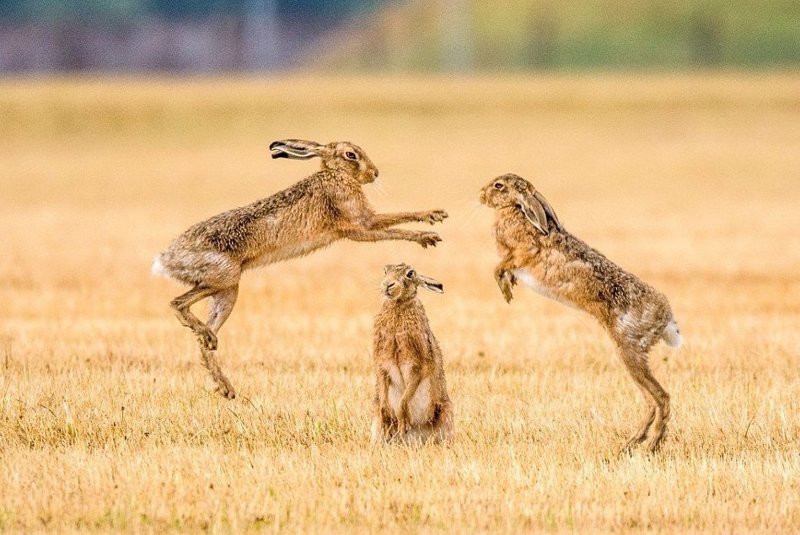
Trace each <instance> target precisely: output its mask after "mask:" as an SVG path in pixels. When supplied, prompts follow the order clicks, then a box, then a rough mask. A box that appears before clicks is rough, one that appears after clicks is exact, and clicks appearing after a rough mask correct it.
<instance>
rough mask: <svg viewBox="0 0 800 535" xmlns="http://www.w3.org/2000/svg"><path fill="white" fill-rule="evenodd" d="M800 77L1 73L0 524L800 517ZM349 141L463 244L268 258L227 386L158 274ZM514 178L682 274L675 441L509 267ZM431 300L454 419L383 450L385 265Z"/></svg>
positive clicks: (580, 227)
mask: <svg viewBox="0 0 800 535" xmlns="http://www.w3.org/2000/svg"><path fill="white" fill-rule="evenodd" d="M798 87H800V77H799V76H797V75H793V74H782V75H780V74H776V75H770V76H757V75H691V76H688V75H685V76H677V77H668V76H648V77H644V78H641V79H636V78H631V77H622V76H620V77H613V76H594V77H585V78H574V79H571V78H540V79H526V78H521V77H516V78H498V79H491V78H482V79H476V80H469V79H463V80H443V79H436V78H433V79H413V80H403V79H392V78H381V79H374V80H356V79H346V80H345V79H326V78H314V77H296V78H290V79H276V80H249V81H247V80H224V79H219V80H196V81H191V82H180V81H170V80H161V81H150V80H133V79H131V80H121V81H116V82H114V81H94V80H52V81H25V80H17V81H13V80H12V81H5V82H3V83H0V112H2V117H3V120H2V121H0V134H2V138H3V142H2V144H0V192H2V193H1V194H0V233H1V234H2V244H3V247H2V249H3V252H2V255H0V300H1V301H2V312H0V318H1V321H2V322H1V323H0V529H5V530H15V531H16V530H24V531H29V530H40V529H44V530H57V531H71V530H96V531H108V530H130V531H136V532H148V531H149V532H163V531H168V530H181V531H183V530H189V531H196V530H210V531H243V530H258V529H262V530H265V531H326V532H327V531H336V532H340V531H373V530H384V529H385V530H389V531H398V530H406V529H413V530H416V529H422V530H423V531H451V532H464V531H492V532H512V533H513V532H519V531H521V530H535V531H539V530H547V531H573V530H580V531H584V530H586V531H588V530H592V531H595V530H599V531H625V530H629V529H630V530H636V531H638V530H654V531H664V532H672V531H682V532H683V531H712V532H713V531H724V532H744V531H772V532H786V531H790V530H794V529H796V528H797V526H798V525H800V456H799V455H798V449H799V446H800V442H798V438H800V420H798V416H797V415H798V414H799V413H800V401H798V399H799V398H800V373H798V366H797V365H798V356H800V355H799V354H798V353H800V277H799V276H798V272H799V271H800V225H798V223H800V216H798V204H800V92H798ZM283 137H309V138H315V139H319V140H322V141H327V140H329V139H335V138H343V139H350V140H353V141H355V142H357V143H359V144H360V145H362V146H363V147H364V148H365V149H366V150H367V152H368V153H369V154H370V155H371V157H372V158H373V160H374V161H375V162H376V163H377V164H378V166H379V167H380V169H381V172H382V173H381V179H382V184H381V185H380V187H378V188H375V187H369V188H368V195H369V196H370V197H371V198H372V200H373V201H374V204H375V205H376V206H377V207H378V208H379V209H381V210H383V211H389V210H398V209H406V208H412V209H427V208H440V207H441V208H445V209H447V210H448V211H449V212H450V214H451V219H449V220H447V221H446V222H445V224H444V225H442V226H441V227H440V231H441V234H442V236H443V238H444V243H443V244H442V245H441V246H440V247H439V248H437V249H435V250H422V249H420V248H419V247H418V246H416V245H414V244H404V243H402V244H398V243H382V244H374V245H369V244H354V243H344V242H342V243H338V244H335V245H334V246H332V247H331V248H329V249H327V250H325V251H323V252H320V253H317V254H315V255H313V256H311V257H309V258H306V259H301V260H296V261H292V262H287V263H284V264H279V265H274V266H270V267H268V268H266V269H262V270H259V271H256V272H252V273H248V274H247V275H246V276H245V278H244V280H243V283H242V291H241V294H240V300H239V303H238V306H237V308H236V310H235V312H234V314H233V316H232V318H231V320H230V321H229V322H228V323H227V324H226V326H225V327H224V329H223V330H222V331H221V337H220V340H221V350H222V351H221V353H222V359H223V367H224V369H225V371H226V372H227V374H228V376H229V377H230V379H231V380H232V382H233V383H234V385H235V387H236V388H237V391H238V393H239V396H240V397H239V398H237V399H236V400H235V401H232V402H229V401H226V400H224V399H222V398H221V397H218V396H217V395H215V394H213V393H212V392H211V388H210V387H211V385H210V381H209V379H208V378H207V377H206V372H205V370H204V369H203V368H202V367H201V365H200V363H199V358H198V351H197V348H196V347H195V343H194V340H193V338H192V337H191V336H190V333H189V332H188V330H186V329H185V328H183V327H181V326H180V325H179V324H178V322H177V321H176V320H175V318H174V317H173V316H172V315H171V313H170V312H169V310H168V308H167V302H168V301H169V299H171V298H172V297H173V296H174V295H177V294H178V293H179V292H180V291H182V288H181V287H180V286H179V285H177V284H176V283H173V282H170V281H167V280H161V279H154V278H152V277H151V276H150V274H149V264H150V260H151V258H152V256H153V255H154V254H155V253H156V252H158V251H159V250H161V249H163V247H164V246H165V245H166V244H167V243H168V241H169V240H170V239H172V238H173V237H174V236H176V235H177V234H178V233H179V232H181V231H182V230H183V229H184V228H186V227H187V226H188V225H190V224H191V223H194V222H196V221H198V220H200V219H201V218H203V217H206V216H208V215H211V214H214V213H216V212H219V211H222V210H224V209H226V208H229V207H232V206H236V205H241V204H244V203H247V202H250V201H251V200H253V199H256V198H258V197H260V196H264V195H267V194H270V193H272V192H274V191H276V190H277V189H279V188H281V187H284V186H286V185H288V184H290V183H292V182H294V181H296V180H298V179H299V178H301V177H303V176H305V175H307V174H309V173H310V172H312V171H313V170H314V169H315V168H316V165H315V164H314V163H310V162H305V163H303V162H293V161H291V162H290V161H271V160H269V158H268V154H267V150H266V147H267V144H268V142H269V141H271V140H272V139H277V138H283ZM507 171H514V172H517V173H519V174H522V175H523V176H526V177H528V178H530V179H531V180H532V181H533V182H534V183H535V184H536V185H537V186H538V187H539V188H540V189H541V190H542V191H543V192H545V194H546V195H547V197H548V198H549V199H550V201H551V202H552V203H553V205H554V206H555V207H556V209H557V210H558V212H559V216H560V217H561V220H562V222H563V223H564V224H565V225H566V226H567V227H568V228H569V229H570V230H572V231H573V232H574V233H576V234H577V235H579V236H581V237H583V238H584V239H586V240H587V241H589V242H590V243H592V244H594V245H595V246H596V247H598V248H600V249H601V250H603V251H604V252H606V253H607V254H608V255H609V256H610V257H611V258H612V259H615V260H616V261H617V262H618V263H620V264H621V265H623V266H624V267H626V268H628V269H630V270H632V271H633V272H635V273H637V274H639V275H640V276H642V277H643V278H645V279H646V280H648V281H650V282H651V283H652V284H654V285H655V286H657V287H658V288H660V289H661V290H663V291H664V292H665V293H666V294H667V295H668V296H669V297H670V300H671V302H672V306H673V309H674V311H675V313H676V315H677V317H678V319H679V321H680V324H681V327H682V330H683V333H684V336H685V338H686V340H687V343H686V345H685V346H684V348H682V349H681V350H679V351H678V352H676V353H670V352H669V351H668V350H667V349H666V348H659V349H657V350H656V351H655V352H654V354H653V359H652V361H653V366H654V368H655V371H656V375H657V376H658V377H659V378H660V379H661V380H662V382H663V384H664V385H665V387H666V388H667V390H668V391H669V392H670V393H671V394H672V398H673V407H674V408H673V419H672V423H671V427H670V431H669V436H668V439H667V442H666V444H665V447H664V449H663V451H662V452H661V453H659V454H658V455H657V456H654V457H651V456H649V455H647V454H645V453H644V451H637V452H636V453H635V454H634V455H633V456H632V457H619V456H618V455H617V450H618V448H619V447H620V446H621V445H622V444H623V443H624V441H625V439H626V437H627V435H628V434H629V433H630V432H631V431H632V430H633V429H634V427H635V426H636V424H637V423H638V420H639V418H640V416H641V413H642V411H643V407H642V405H641V400H640V398H639V397H638V396H639V394H638V392H637V391H636V390H635V388H634V387H633V385H632V383H631V381H630V380H629V379H628V377H627V375H626V373H625V371H624V370H623V368H622V366H621V365H620V363H619V362H618V361H617V359H616V357H615V356H614V354H613V351H612V346H611V344H610V342H609V341H608V340H607V339H606V337H605V336H604V334H603V333H602V331H601V330H600V328H599V327H598V326H596V325H595V324H594V323H593V322H592V321H591V320H590V319H589V318H588V317H585V316H583V315H581V314H580V313H578V312H576V311H573V310H570V309H566V308H564V307H562V306H560V305H558V304H555V303H551V302H547V301H545V300H544V299H542V298H540V297H538V296H536V295H534V294H533V293H530V292H525V291H523V290H519V291H518V295H517V299H516V300H515V301H514V302H513V304H512V305H511V306H509V305H506V304H505V303H504V302H503V300H502V299H501V297H500V294H499V292H498V290H497V288H496V287H495V285H494V282H493V280H492V276H491V272H492V268H493V266H494V263H495V261H496V258H495V253H494V246H493V242H492V238H491V235H490V224H491V215H490V214H489V213H488V211H487V209H485V208H480V207H477V206H476V191H477V189H478V187H479V186H481V185H483V184H484V183H485V182H487V181H488V180H489V179H490V178H491V177H493V176H495V175H497V174H500V173H503V172H507ZM401 260H402V261H406V262H409V263H411V264H413V265H415V266H416V267H417V268H418V269H419V270H420V271H421V272H423V273H426V274H429V275H431V276H433V277H435V278H437V279H440V280H442V281H443V282H444V283H445V294H444V295H442V296H437V295H433V294H426V295H424V296H423V299H424V301H425V304H426V307H427V309H428V313H429V316H430V320H431V324H432V326H433V329H434V331H435V332H436V333H437V335H438V337H439V340H440V342H441V345H442V347H443V350H444V353H445V359H446V367H447V373H448V380H449V388H450V393H451V397H452V398H453V401H454V403H455V407H456V416H457V431H458V437H457V440H456V441H455V443H454V444H453V445H452V446H451V447H449V448H442V447H432V446H431V447H423V448H420V449H406V448H402V447H387V448H384V449H378V450H375V449H372V448H370V446H369V444H368V434H369V429H368V428H369V418H370V409H371V406H370V402H371V396H372V391H373V386H372V378H371V374H370V371H371V370H370V363H371V359H370V339H369V336H370V330H371V319H372V315H373V314H374V312H375V311H376V310H377V308H378V306H379V301H380V300H379V296H378V294H377V292H376V291H375V290H376V287H377V282H378V280H379V278H380V275H381V267H382V265H383V264H384V263H386V262H396V261H401Z"/></svg>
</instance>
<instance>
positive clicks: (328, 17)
mask: <svg viewBox="0 0 800 535" xmlns="http://www.w3.org/2000/svg"><path fill="white" fill-rule="evenodd" d="M798 63H800V2H798V1H797V0H771V1H763V0H706V1H702V2H701V1H692V0H591V1H580V2H577V1H557V0H497V1H492V2H484V1H478V0H407V1H391V0H390V1H387V0H341V1H337V2H330V1H325V0H204V1H194V0H105V1H104V0H82V1H79V0H0V72H4V73H27V72H66V71H120V72H130V71H166V72H183V73H229V72H244V71H274V70H287V69H296V68H303V67H306V68H307V67H314V68H318V69H336V70H337V71H341V70H351V71H400V72H428V71H456V72H468V71H475V70H477V71H486V70H488V71H529V70H576V69H598V68H601V69H625V68H637V69H660V70H663V69H672V68H681V69H694V68H708V67H714V68H731V67H734V68H753V67H773V68H774V67H787V66H793V65H797V64H798Z"/></svg>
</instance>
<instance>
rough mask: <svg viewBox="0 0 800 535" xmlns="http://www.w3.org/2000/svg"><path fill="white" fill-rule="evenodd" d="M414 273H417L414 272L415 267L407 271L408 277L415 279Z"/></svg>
mask: <svg viewBox="0 0 800 535" xmlns="http://www.w3.org/2000/svg"><path fill="white" fill-rule="evenodd" d="M414 275H415V273H414V270H413V269H412V270H410V271H409V272H408V273H406V277H408V278H409V279H413V278H414Z"/></svg>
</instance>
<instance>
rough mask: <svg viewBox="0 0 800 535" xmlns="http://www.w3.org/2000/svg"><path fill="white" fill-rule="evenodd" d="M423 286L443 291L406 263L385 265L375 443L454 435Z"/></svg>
mask: <svg viewBox="0 0 800 535" xmlns="http://www.w3.org/2000/svg"><path fill="white" fill-rule="evenodd" d="M419 286H422V287H423V288H426V289H428V290H431V291H433V292H437V293H442V292H443V291H444V288H443V286H442V284H441V283H439V282H436V281H435V280H433V279H430V278H428V277H425V276H423V275H420V274H419V273H417V272H416V271H414V269H412V268H411V266H408V265H406V264H394V265H392V264H390V265H387V266H386V267H385V277H384V279H383V282H382V283H381V292H382V293H383V296H384V298H385V299H384V301H383V306H382V307H381V310H380V312H378V315H377V316H376V317H375V327H374V330H373V342H374V353H373V358H374V361H375V379H376V385H375V387H376V389H375V400H374V406H375V414H374V416H373V420H372V442H373V443H374V444H377V443H381V442H388V441H392V440H399V441H403V442H415V443H424V442H427V441H428V440H431V441H433V442H442V441H447V440H450V438H452V436H453V407H452V404H451V403H450V398H449V397H448V396H447V384H446V382H445V378H444V362H443V360H442V351H441V349H439V343H438V342H437V341H436V337H435V336H433V333H432V332H431V328H430V325H428V317H427V316H426V315H425V309H424V308H423V307H422V303H421V302H420V301H419V299H418V298H417V288H418V287H419Z"/></svg>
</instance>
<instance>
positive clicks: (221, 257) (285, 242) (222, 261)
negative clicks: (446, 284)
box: [153, 139, 447, 398]
mask: <svg viewBox="0 0 800 535" xmlns="http://www.w3.org/2000/svg"><path fill="white" fill-rule="evenodd" d="M270 150H271V151H272V156H273V158H282V157H286V158H294V159H308V158H312V157H319V158H321V160H322V165H321V167H322V169H321V170H320V171H319V172H317V173H314V174H313V175H311V176H310V177H308V178H306V179H305V180H301V181H300V182H298V183H296V184H295V185H293V186H291V187H289V188H287V189H285V190H283V191H280V192H278V193H276V194H274V195H272V196H271V197H267V198H265V199H261V200H259V201H256V202H254V203H252V204H250V205H248V206H244V207H241V208H235V209H233V210H229V211H227V212H224V213H222V214H219V215H216V216H214V217H212V218H210V219H208V220H206V221H203V222H201V223H198V224H196V225H194V226H192V227H191V228H189V229H188V230H187V231H186V232H184V233H183V234H181V235H180V236H179V237H178V238H177V239H176V240H175V241H173V242H172V244H171V245H170V246H169V248H168V249H167V250H166V251H165V252H164V253H162V254H161V255H159V256H158V257H157V258H156V261H155V262H154V264H153V270H154V272H158V273H163V274H166V275H168V276H170V277H172V278H174V279H177V280H179V281H181V282H184V283H186V284H190V285H192V289H191V290H189V291H188V292H186V293H185V294H183V295H181V296H179V297H177V298H175V299H174V300H173V301H172V303H171V306H172V309H173V311H174V312H175V315H176V316H177V317H178V319H179V320H180V321H181V323H182V324H183V325H185V326H187V327H189V328H190V329H192V331H193V332H194V333H195V334H196V336H197V337H198V340H199V342H200V348H201V352H202V357H203V362H204V364H205V365H206V367H207V368H208V370H209V372H210V373H211V376H212V378H213V379H214V381H215V382H216V384H217V390H218V391H219V392H220V393H221V394H222V395H223V396H225V397H228V398H233V397H234V396H235V394H234V391H233V388H232V387H231V384H230V382H229V381H228V380H227V378H226V377H225V376H224V374H223V373H222V371H221V369H220V367H219V364H218V363H217V361H216V349H217V331H218V330H219V329H220V327H222V325H223V324H224V323H225V320H227V318H228V317H229V315H230V313H231V311H232V310H233V307H234V305H235V303H236V296H237V292H238V285H239V279H240V277H241V276H242V272H243V271H245V270H246V269H250V268H255V267H258V266H262V265H266V264H271V263H273V262H278V261H281V260H288V259H290V258H295V257H298V256H304V255H307V254H310V253H312V252H314V251H316V250H317V249H319V248H321V247H325V246H327V245H330V244H331V243H333V242H335V241H337V240H341V239H344V238H347V239H351V240H355V241H364V242H374V241H379V240H408V241H414V242H417V243H418V244H420V245H421V246H422V247H428V246H435V245H436V244H437V243H438V242H439V241H441V238H440V237H439V235H438V234H436V233H434V232H418V231H411V230H401V229H392V228H389V227H392V226H394V225H398V224H401V223H407V222H427V223H431V224H433V223H436V222H440V221H442V220H444V218H446V217H447V214H446V213H445V212H444V211H443V210H433V211H429V212H405V213H398V214H376V213H375V212H374V210H373V209H372V207H371V206H370V204H369V202H368V201H367V198H366V196H365V195H364V192H363V190H362V186H363V185H364V184H368V183H370V182H373V181H374V180H375V178H377V176H378V170H377V168H376V167H375V165H374V164H373V163H372V161H370V159H369V157H367V155H366V154H365V153H364V151H363V150H362V149H361V148H360V147H358V146H356V145H354V144H352V143H348V142H333V143H330V144H328V145H320V144H318V143H315V142H313V141H302V140H295V139H290V140H283V141H276V142H274V143H272V145H270ZM207 297H208V298H211V303H212V304H211V310H210V313H209V319H208V322H207V323H206V324H204V323H203V322H201V321H200V320H199V319H198V318H197V317H196V316H195V315H194V314H192V312H191V310H190V307H191V306H192V305H193V304H194V303H196V302H198V301H200V300H202V299H205V298H207Z"/></svg>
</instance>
